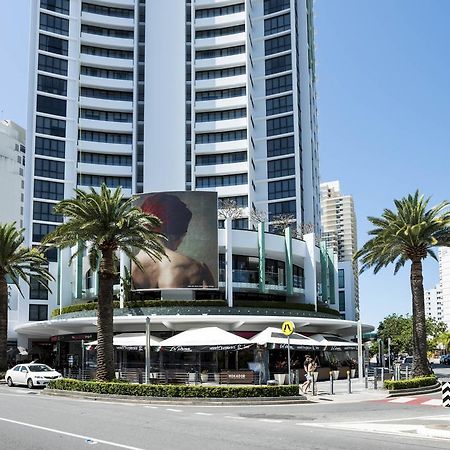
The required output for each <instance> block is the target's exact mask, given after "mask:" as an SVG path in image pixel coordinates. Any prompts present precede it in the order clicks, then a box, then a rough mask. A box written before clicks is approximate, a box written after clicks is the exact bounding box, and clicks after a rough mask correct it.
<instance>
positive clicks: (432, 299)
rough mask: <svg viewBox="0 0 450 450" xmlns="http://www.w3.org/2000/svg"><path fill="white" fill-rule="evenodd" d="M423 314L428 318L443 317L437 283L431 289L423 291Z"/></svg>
mask: <svg viewBox="0 0 450 450" xmlns="http://www.w3.org/2000/svg"><path fill="white" fill-rule="evenodd" d="M425 315H426V317H429V318H430V319H436V320H438V321H442V320H443V319H444V305H443V301H442V290H441V286H440V285H439V284H438V285H437V286H436V287H434V288H433V289H428V290H426V291H425Z"/></svg>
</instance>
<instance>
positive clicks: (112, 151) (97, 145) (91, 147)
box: [78, 141, 133, 155]
mask: <svg viewBox="0 0 450 450" xmlns="http://www.w3.org/2000/svg"><path fill="white" fill-rule="evenodd" d="M78 150H81V151H87V152H95V153H105V154H109V155H117V154H119V155H131V154H132V153H133V149H132V145H131V144H109V143H108V142H91V141H79V142H78Z"/></svg>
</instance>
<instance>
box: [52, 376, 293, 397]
mask: <svg viewBox="0 0 450 450" xmlns="http://www.w3.org/2000/svg"><path fill="white" fill-rule="evenodd" d="M48 388H49V389H61V390H64V391H77V392H94V393H96V394H109V395H132V396H143V397H185V398H243V397H291V396H298V386H296V385H291V386H194V385H183V384H130V383H117V382H113V383H104V382H99V381H78V380H71V379H66V378H62V379H59V380H54V381H51V382H50V383H49V385H48Z"/></svg>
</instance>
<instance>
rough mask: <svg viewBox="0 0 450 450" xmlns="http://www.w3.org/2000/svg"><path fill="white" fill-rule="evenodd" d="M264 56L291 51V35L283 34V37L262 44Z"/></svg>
mask: <svg viewBox="0 0 450 450" xmlns="http://www.w3.org/2000/svg"><path fill="white" fill-rule="evenodd" d="M264 48H265V55H266V56H268V55H274V54H275V53H281V52H285V51H286V50H290V49H291V35H290V34H285V35H284V36H280V37H276V38H272V39H267V40H266V41H265V42H264Z"/></svg>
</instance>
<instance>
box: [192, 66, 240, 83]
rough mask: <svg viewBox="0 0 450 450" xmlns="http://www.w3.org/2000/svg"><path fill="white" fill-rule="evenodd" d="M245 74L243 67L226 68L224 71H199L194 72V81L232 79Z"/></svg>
mask: <svg viewBox="0 0 450 450" xmlns="http://www.w3.org/2000/svg"><path fill="white" fill-rule="evenodd" d="M243 74H245V66H238V67H227V68H226V69H214V70H200V71H196V72H195V79H196V80H211V79H214V78H226V77H234V76H238V75H243Z"/></svg>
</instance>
